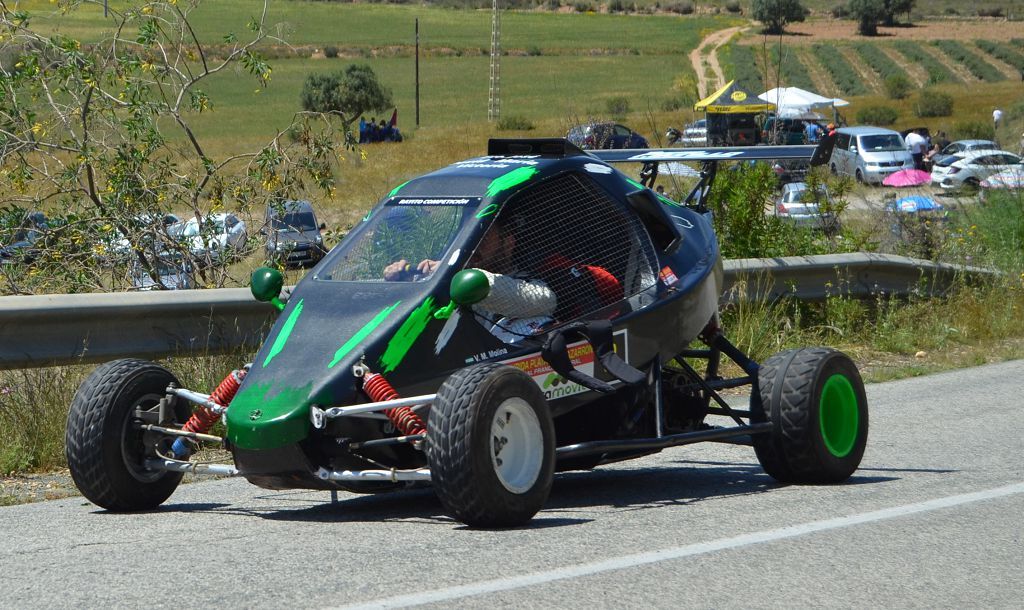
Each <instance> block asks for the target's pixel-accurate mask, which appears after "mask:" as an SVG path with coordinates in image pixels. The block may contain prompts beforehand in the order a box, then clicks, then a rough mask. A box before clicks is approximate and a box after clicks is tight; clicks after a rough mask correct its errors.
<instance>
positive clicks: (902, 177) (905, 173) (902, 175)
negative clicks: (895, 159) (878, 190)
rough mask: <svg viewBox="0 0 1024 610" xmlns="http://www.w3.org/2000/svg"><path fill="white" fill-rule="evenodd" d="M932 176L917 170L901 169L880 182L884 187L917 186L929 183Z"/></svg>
mask: <svg viewBox="0 0 1024 610" xmlns="http://www.w3.org/2000/svg"><path fill="white" fill-rule="evenodd" d="M931 179H932V175H931V174H929V173H928V172H923V171H921V170H919V169H901V170H900V171H898V172H894V173H892V174H889V175H888V176H886V178H885V180H882V184H884V185H885V186H917V185H919V184H926V183H928V182H930V181H931Z"/></svg>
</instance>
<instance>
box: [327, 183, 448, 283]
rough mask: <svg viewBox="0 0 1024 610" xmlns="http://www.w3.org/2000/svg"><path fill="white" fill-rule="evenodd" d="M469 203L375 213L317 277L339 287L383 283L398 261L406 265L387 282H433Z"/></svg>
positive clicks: (402, 206)
mask: <svg viewBox="0 0 1024 610" xmlns="http://www.w3.org/2000/svg"><path fill="white" fill-rule="evenodd" d="M464 204H465V200H461V202H460V203H459V204H454V205H438V204H431V205H418V204H414V205H409V204H404V203H402V202H401V201H399V202H397V203H394V204H389V205H387V206H385V207H384V208H383V209H381V210H378V211H376V212H374V213H373V216H371V217H370V219H369V220H367V221H366V222H367V223H368V224H369V226H367V227H366V228H365V229H364V230H363V231H361V232H360V233H359V235H358V236H356V237H353V238H352V239H348V238H346V239H345V240H344V241H342V243H341V244H340V245H339V246H338V256H337V257H336V258H335V259H334V262H333V264H331V265H330V266H329V267H327V268H326V269H324V270H323V271H322V272H321V273H319V274H318V275H317V277H318V278H319V279H322V280H332V281H339V282H383V281H385V271H384V269H385V268H386V267H391V266H393V265H394V264H395V263H398V262H400V261H406V262H407V265H405V266H403V267H406V268H404V269H403V270H402V271H403V272H402V273H401V274H400V275H399V276H398V277H395V278H391V277H389V281H405V282H412V281H421V280H425V279H427V278H429V277H430V276H431V275H433V273H434V271H435V270H436V268H437V266H436V265H421V263H423V261H438V260H440V259H441V256H442V255H443V254H444V252H445V250H447V249H448V246H449V245H450V244H451V243H452V240H453V239H454V238H455V234H456V233H457V232H458V230H459V225H460V224H461V222H462V214H463V211H464V210H465V209H466V206H465V205H464Z"/></svg>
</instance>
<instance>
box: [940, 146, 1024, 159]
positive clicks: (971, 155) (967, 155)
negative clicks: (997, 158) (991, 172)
mask: <svg viewBox="0 0 1024 610" xmlns="http://www.w3.org/2000/svg"><path fill="white" fill-rule="evenodd" d="M996 154H999V155H1013V156H1014V157H1017V156H1019V155H1017V154H1015V153H1012V152H1010V151H1008V150H999V149H996V148H976V149H974V150H961V151H960V152H958V153H956V154H955V156H957V157H960V158H962V159H975V158H977V157H987V156H988V155H996Z"/></svg>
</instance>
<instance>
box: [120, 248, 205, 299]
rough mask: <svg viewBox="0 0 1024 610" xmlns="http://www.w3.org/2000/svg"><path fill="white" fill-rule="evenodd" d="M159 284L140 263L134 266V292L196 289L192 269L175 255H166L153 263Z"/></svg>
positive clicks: (132, 280)
mask: <svg viewBox="0 0 1024 610" xmlns="http://www.w3.org/2000/svg"><path fill="white" fill-rule="evenodd" d="M153 264H154V270H155V271H156V275H157V277H158V278H160V282H159V284H158V283H157V282H155V281H153V277H152V276H151V275H150V274H149V273H148V272H147V271H146V270H145V269H143V267H142V265H141V264H139V262H138V261H135V262H134V263H133V264H132V273H131V282H132V288H133V290H187V289H189V288H195V284H194V282H193V281H192V267H191V266H190V265H189V264H188V263H187V262H184V261H182V260H180V257H178V256H175V255H173V254H169V253H164V254H161V255H160V256H158V257H156V259H155V260H154V261H153Z"/></svg>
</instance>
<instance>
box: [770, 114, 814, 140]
mask: <svg viewBox="0 0 1024 610" xmlns="http://www.w3.org/2000/svg"><path fill="white" fill-rule="evenodd" d="M805 129H806V123H805V122H804V121H803V120H801V119H780V118H778V117H768V118H767V119H765V122H764V125H763V126H762V127H761V141H762V142H764V143H765V144H792V145H799V144H806V143H807V135H806V133H805V131H804V130H805Z"/></svg>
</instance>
